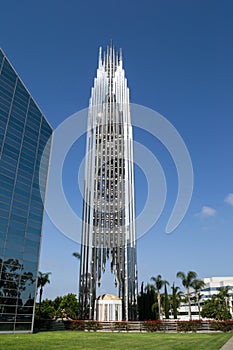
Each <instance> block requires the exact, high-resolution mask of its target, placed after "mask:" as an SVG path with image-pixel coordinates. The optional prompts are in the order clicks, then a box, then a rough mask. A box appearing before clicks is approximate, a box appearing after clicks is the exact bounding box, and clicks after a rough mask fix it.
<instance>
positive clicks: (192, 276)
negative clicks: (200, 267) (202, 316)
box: [176, 271, 197, 320]
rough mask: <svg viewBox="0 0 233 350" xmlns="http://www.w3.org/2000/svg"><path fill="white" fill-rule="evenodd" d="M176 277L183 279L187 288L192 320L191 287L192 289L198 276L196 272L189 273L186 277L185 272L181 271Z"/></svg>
mask: <svg viewBox="0 0 233 350" xmlns="http://www.w3.org/2000/svg"><path fill="white" fill-rule="evenodd" d="M176 277H177V278H180V279H181V281H182V284H183V286H184V287H185V288H186V296H187V300H188V305H189V319H190V320H192V313H191V300H190V287H192V282H193V281H194V280H195V279H196V278H197V274H196V272H194V271H189V272H188V273H187V275H185V273H184V272H182V271H179V272H177V274H176Z"/></svg>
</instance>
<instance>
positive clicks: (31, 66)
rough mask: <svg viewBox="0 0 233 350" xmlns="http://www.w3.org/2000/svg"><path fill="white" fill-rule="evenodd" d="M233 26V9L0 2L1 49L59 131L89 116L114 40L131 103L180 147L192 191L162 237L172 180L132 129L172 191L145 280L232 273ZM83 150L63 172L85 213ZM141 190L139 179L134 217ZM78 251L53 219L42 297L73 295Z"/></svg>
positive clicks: (150, 142)
mask: <svg viewBox="0 0 233 350" xmlns="http://www.w3.org/2000/svg"><path fill="white" fill-rule="evenodd" d="M232 18H233V2H232V1H230V0H229V1H228V0H223V1H216V0H215V1H213V0H204V1H200V0H188V1H187V0H179V1H178V0H177V1H173V0H170V1H169V0H160V1H158V0H145V1H137V0H135V1H131V2H130V1H128V2H127V1H123V0H118V1H111V0H108V1H106V0H104V1H85V2H84V1H79V0H69V1H60V0H56V1H55V0H50V1H44V0H42V1H39V2H36V1H34V2H31V1H24V0H22V1H20V2H19V1H11V0H9V1H7V2H6V1H5V2H3V3H2V4H1V12H0V39H1V40H0V45H1V47H2V48H3V50H4V51H5V53H6V55H7V56H8V58H9V59H10V61H11V62H12V64H13V65H14V67H15V69H16V70H17V72H18V73H19V75H20V76H21V78H22V80H23V81H24V83H25V85H26V86H27V87H28V89H29V91H30V92H31V93H32V95H33V97H34V98H35V100H36V101H37V103H38V105H39V106H40V108H41V109H42V111H43V112H44V114H45V116H46V117H47V119H48V121H49V122H50V124H51V125H52V126H53V127H54V128H56V127H57V126H58V125H59V124H60V123H61V122H62V121H63V120H65V119H66V118H67V117H68V116H70V115H71V114H73V113H75V112H77V111H79V110H81V109H82V108H85V107H87V106H88V100H89V97H90V89H91V87H92V84H93V79H94V76H95V74H96V68H97V57H98V47H99V46H100V45H101V46H103V47H106V45H107V44H108V43H109V41H110V39H111V38H112V39H113V42H114V44H115V46H116V47H117V48H119V47H122V49H123V54H124V68H125V71H126V76H127V78H128V84H129V88H130V93H131V102H133V103H137V104H141V105H144V106H147V107H150V108H152V109H154V110H156V111H158V112H159V113H161V114H162V115H163V116H165V117H166V118H167V119H168V120H169V121H170V122H171V123H172V124H173V125H174V126H175V127H176V129H177V130H178V131H179V133H180V134H181V136H182V137H183V139H184V141H185V143H186V146H187V148H188V150H189V152H190V155H191V158H192V162H193V168H194V176H195V187H194V192H193V197H192V201H191V204H190V207H189V210H188V212H187V214H186V216H185V218H184V220H183V221H182V223H181V224H180V226H179V227H178V228H177V229H176V230H175V232H173V233H172V234H171V235H166V234H165V226H166V223H167V220H168V218H169V215H170V212H171V210H172V207H173V205H174V201H175V198H176V193H177V175H176V171H175V168H174V165H173V163H172V160H171V159H170V158H169V155H168V154H167V152H166V150H165V149H164V148H163V147H162V146H161V144H159V142H157V141H156V140H154V139H153V138H152V137H149V136H148V135H144V134H143V133H140V132H138V131H137V130H135V138H136V139H138V140H139V141H140V142H142V143H144V144H145V145H146V146H147V147H148V148H149V149H150V150H152V151H153V152H154V154H155V155H156V156H157V158H158V159H159V161H160V163H161V165H162V166H163V169H164V172H165V175H166V179H167V183H168V194H167V201H166V206H165V210H164V212H163V213H162V215H161V218H160V220H159V221H158V223H157V224H156V226H154V227H153V228H152V229H151V230H150V232H148V233H147V234H146V235H145V236H143V237H142V238H141V239H139V240H138V269H139V281H140V282H141V281H145V282H147V281H149V279H150V277H151V276H155V275H157V274H161V275H162V276H163V277H164V278H165V279H166V280H168V281H170V282H171V283H172V282H173V281H176V280H175V275H176V272H177V271H179V270H182V271H188V270H194V271H196V272H197V273H198V275H199V277H208V276H222V275H231V276H232V275H233V254H232V247H233V198H232V197H231V196H229V197H228V200H227V201H226V200H225V199H226V198H227V196H228V195H229V194H232V193H233V163H232V150H233V99H232V91H233V64H232V62H233V21H232ZM84 149H85V145H84V138H82V139H81V140H80V142H78V143H77V145H76V147H74V149H72V152H71V153H72V154H71V155H69V157H68V159H67V169H65V170H64V188H65V191H66V194H67V197H68V199H69V200H70V202H71V203H72V205H73V206H74V208H75V209H76V210H77V212H79V213H80V212H81V209H82V201H81V199H80V196H79V195H78V194H77V196H76V195H75V194H76V193H77V192H78V191H76V186H77V182H76V173H77V168H78V165H79V164H78V162H79V161H80V160H81V158H82V157H83V156H84ZM75 152H76V153H75ZM75 159H76V161H74V160H75ZM145 186H146V182H145V177H144V176H143V174H142V173H140V172H139V171H137V173H136V198H137V212H139V211H140V209H141V208H142V206H143V203H144V202H145V195H144V192H145V191H144V188H145ZM155 200H156V198H155ZM79 249H80V247H79V245H78V244H77V243H74V242H72V241H70V240H69V239H67V238H66V237H64V235H62V234H61V233H59V232H58V231H57V229H56V228H55V227H54V226H53V225H52V223H51V222H50V221H49V219H48V218H46V220H45V225H44V232H43V242H42V250H41V263H40V270H41V271H43V272H47V271H51V272H52V275H51V284H50V285H49V286H47V287H46V290H45V296H47V297H49V298H53V297H55V296H57V295H64V294H65V293H68V292H73V293H77V284H78V271H79V266H78V265H79V263H78V261H77V260H76V259H75V258H74V257H72V253H73V252H74V251H78V250H79ZM106 280H107V278H106ZM177 283H178V282H177ZM107 285H108V281H106V286H107Z"/></svg>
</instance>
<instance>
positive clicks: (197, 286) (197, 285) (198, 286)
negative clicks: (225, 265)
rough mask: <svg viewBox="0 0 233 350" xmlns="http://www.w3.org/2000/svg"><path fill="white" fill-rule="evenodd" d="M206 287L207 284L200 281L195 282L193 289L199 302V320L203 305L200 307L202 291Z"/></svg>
mask: <svg viewBox="0 0 233 350" xmlns="http://www.w3.org/2000/svg"><path fill="white" fill-rule="evenodd" d="M204 287H205V282H204V281H203V280H199V279H195V280H193V282H192V288H193V289H194V293H195V298H196V301H197V306H198V315H199V319H200V318H201V305H200V299H201V294H200V290H201V289H203V288H204Z"/></svg>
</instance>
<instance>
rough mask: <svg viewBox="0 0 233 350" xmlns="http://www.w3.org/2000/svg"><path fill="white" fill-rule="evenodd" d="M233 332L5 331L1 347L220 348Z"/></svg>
mask: <svg viewBox="0 0 233 350" xmlns="http://www.w3.org/2000/svg"><path fill="white" fill-rule="evenodd" d="M231 336H232V333H215V334H177V333H174V334H173V333H101V332H100V333H92V332H90V333H87V332H72V331H57V332H40V333H36V334H2V335H0V349H1V350H12V349H15V350H31V349H33V350H73V349H75V350H89V349H90V350H94V349H98V350H131V349H132V350H142V349H143V350H153V349H156V350H173V349H174V350H186V349H187V350H202V349H203V350H219V349H220V348H221V346H222V345H223V344H224V343H225V342H226V341H227V340H228V339H229V338H230V337H231Z"/></svg>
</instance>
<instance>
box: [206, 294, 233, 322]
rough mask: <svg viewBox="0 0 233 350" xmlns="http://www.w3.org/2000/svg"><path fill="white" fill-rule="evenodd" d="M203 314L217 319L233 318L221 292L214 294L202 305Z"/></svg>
mask: <svg viewBox="0 0 233 350" xmlns="http://www.w3.org/2000/svg"><path fill="white" fill-rule="evenodd" d="M201 316H202V317H205V318H214V319H215V320H229V319H231V313H230V311H229V310H228V308H227V305H226V301H225V299H224V297H223V296H222V295H221V294H218V295H213V296H212V297H211V298H210V299H209V300H206V301H205V303H204V305H203V306H202V310H201Z"/></svg>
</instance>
